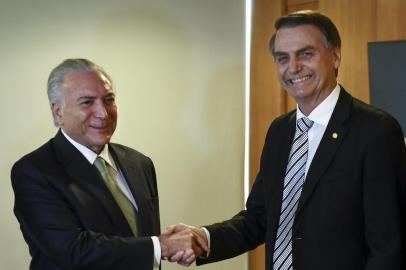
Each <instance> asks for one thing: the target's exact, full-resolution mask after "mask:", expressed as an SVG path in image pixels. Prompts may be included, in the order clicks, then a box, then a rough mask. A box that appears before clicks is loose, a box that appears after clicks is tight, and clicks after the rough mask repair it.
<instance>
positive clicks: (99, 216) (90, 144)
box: [11, 59, 192, 270]
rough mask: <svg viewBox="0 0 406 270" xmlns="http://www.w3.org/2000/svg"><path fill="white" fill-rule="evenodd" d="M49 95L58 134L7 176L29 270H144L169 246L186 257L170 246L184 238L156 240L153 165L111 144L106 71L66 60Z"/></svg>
mask: <svg viewBox="0 0 406 270" xmlns="http://www.w3.org/2000/svg"><path fill="white" fill-rule="evenodd" d="M48 98H49V102H50V106H51V110H52V114H53V117H54V123H55V125H56V126H57V127H58V128H59V131H58V132H57V134H56V136H55V137H54V138H52V139H51V140H49V141H48V142H47V143H45V144H44V145H43V146H41V147H39V148H38V149H36V150H35V151H33V152H31V153H29V154H27V155H25V156H24V157H22V158H21V159H20V160H19V161H17V162H16V163H15V164H14V166H13V168H12V172H11V179H12V185H13V189H14V193H15V206H14V213H15V215H16V217H17V219H18V221H19V223H20V225H21V231H22V233H23V236H24V239H25V241H26V242H27V244H28V246H29V250H30V254H31V257H32V260H31V264H30V269H33V270H44V269H46V270H57V269H98V270H102V269H106V270H107V269H115V270H129V269H139V270H151V269H153V268H154V269H155V268H159V264H160V259H161V255H162V256H164V257H167V256H170V255H171V253H169V252H172V251H171V249H170V248H168V246H169V243H171V244H170V246H171V247H173V248H176V250H179V249H180V250H185V251H187V252H189V253H190V252H191V248H192V246H188V245H183V246H182V245H176V241H177V240H179V239H182V237H185V238H188V237H190V236H189V235H176V236H174V237H161V239H158V237H157V236H158V235H159V233H160V222H159V202H158V190H157V182H156V177H155V169H154V166H153V163H152V161H151V160H150V159H149V158H148V157H146V156H144V155H143V154H141V153H139V152H138V151H136V150H134V149H131V148H128V147H126V146H123V145H120V144H115V143H110V139H111V137H112V136H113V133H114V131H115V129H116V124H117V105H116V102H115V98H116V92H115V90H114V88H113V85H112V81H111V79H110V77H109V76H108V75H107V73H106V72H105V71H104V70H103V69H102V68H101V67H100V66H98V65H96V64H94V63H92V62H91V61H89V60H86V59H68V60H65V61H64V62H63V63H61V64H60V65H59V66H57V67H56V68H55V69H53V70H52V72H51V74H50V76H49V79H48ZM154 235H155V236H154ZM172 240H174V241H172ZM182 243H183V242H182ZM161 245H162V246H163V248H161ZM188 250H189V251H188ZM161 253H162V254H161Z"/></svg>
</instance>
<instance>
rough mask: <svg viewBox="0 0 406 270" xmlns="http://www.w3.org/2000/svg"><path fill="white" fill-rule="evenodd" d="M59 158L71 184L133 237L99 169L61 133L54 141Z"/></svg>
mask: <svg viewBox="0 0 406 270" xmlns="http://www.w3.org/2000/svg"><path fill="white" fill-rule="evenodd" d="M54 142H55V144H54V145H55V149H56V152H57V156H58V158H59V159H60V162H61V164H63V166H64V168H65V171H66V173H67V174H68V175H69V176H70V177H69V178H70V180H69V181H70V182H74V183H72V184H77V185H78V186H81V187H82V188H83V189H85V190H86V192H87V193H88V194H89V195H90V196H92V197H93V198H94V200H95V201H96V202H97V204H98V205H100V206H101V207H102V208H103V209H104V210H105V212H106V216H108V217H109V218H110V219H111V222H112V224H115V226H117V227H118V228H119V230H120V232H122V233H124V235H131V234H132V232H131V229H130V227H129V225H128V223H127V221H126V219H125V217H124V215H123V214H122V213H121V210H120V207H119V206H118V205H117V203H116V201H115V200H114V198H113V196H112V194H111V193H110V191H109V190H108V188H107V187H106V185H105V184H104V182H103V180H102V179H101V176H100V174H99V172H98V171H97V169H96V168H95V167H94V166H93V165H91V164H90V163H89V161H88V160H87V159H86V158H85V157H84V156H83V155H82V154H81V153H80V152H79V151H78V150H77V149H76V148H75V147H74V146H73V145H72V144H71V143H70V142H69V141H68V140H67V139H66V138H65V136H64V135H63V134H62V133H61V131H59V132H58V133H57V135H56V136H55V139H54Z"/></svg>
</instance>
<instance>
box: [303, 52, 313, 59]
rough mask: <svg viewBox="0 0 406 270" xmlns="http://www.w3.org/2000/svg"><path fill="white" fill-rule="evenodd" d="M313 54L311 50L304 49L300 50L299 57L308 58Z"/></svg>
mask: <svg viewBox="0 0 406 270" xmlns="http://www.w3.org/2000/svg"><path fill="white" fill-rule="evenodd" d="M313 55H314V53H313V52H312V51H304V52H302V53H301V54H300V57H301V58H302V59H310V58H312V57H313Z"/></svg>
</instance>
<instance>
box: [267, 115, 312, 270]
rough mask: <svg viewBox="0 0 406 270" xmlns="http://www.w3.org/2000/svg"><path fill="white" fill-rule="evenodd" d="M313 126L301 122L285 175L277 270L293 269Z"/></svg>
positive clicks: (276, 243) (308, 121)
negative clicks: (297, 217)
mask: <svg viewBox="0 0 406 270" xmlns="http://www.w3.org/2000/svg"><path fill="white" fill-rule="evenodd" d="M312 125H313V121H312V120H310V119H308V118H306V117H303V118H300V119H299V120H297V124H296V133H295V138H294V140H293V144H292V148H291V150H290V155H289V161H288V166H287V167H286V173H285V180H284V187H283V198H282V207H281V213H280V217H279V227H278V232H277V235H276V241H275V248H274V255H273V269H274V270H288V269H290V270H291V269H293V267H292V227H293V220H294V218H295V213H296V209H297V205H298V203H299V198H300V195H301V193H302V187H303V183H304V178H305V169H306V162H307V152H308V149H309V143H308V135H307V131H308V130H309V129H310V128H311V127H312Z"/></svg>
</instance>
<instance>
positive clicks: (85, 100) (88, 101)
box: [79, 99, 93, 107]
mask: <svg viewBox="0 0 406 270" xmlns="http://www.w3.org/2000/svg"><path fill="white" fill-rule="evenodd" d="M92 104H93V100H91V99H84V100H82V101H81V102H80V103H79V105H80V106H83V107H85V106H90V105H92Z"/></svg>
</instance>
